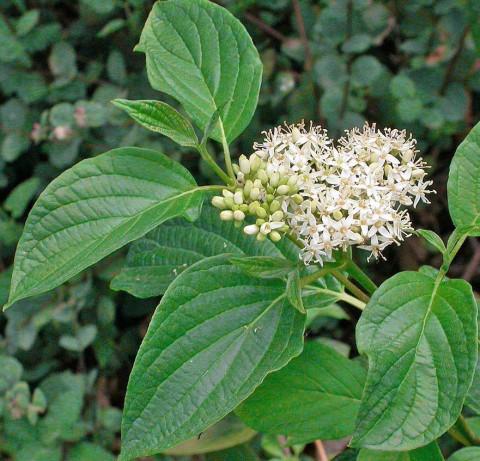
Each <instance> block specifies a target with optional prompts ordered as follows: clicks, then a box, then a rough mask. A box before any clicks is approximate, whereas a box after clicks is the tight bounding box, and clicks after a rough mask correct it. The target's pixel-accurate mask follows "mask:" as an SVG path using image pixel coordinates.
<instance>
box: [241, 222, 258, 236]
mask: <svg viewBox="0 0 480 461" xmlns="http://www.w3.org/2000/svg"><path fill="white" fill-rule="evenodd" d="M259 231H260V228H259V227H258V226H257V225H256V224H250V225H249V226H245V227H244V228H243V232H245V234H247V235H257V234H258V232H259Z"/></svg>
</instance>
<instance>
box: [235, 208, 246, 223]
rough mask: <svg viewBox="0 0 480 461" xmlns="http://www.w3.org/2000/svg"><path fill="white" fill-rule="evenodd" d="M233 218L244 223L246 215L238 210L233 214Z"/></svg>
mask: <svg viewBox="0 0 480 461" xmlns="http://www.w3.org/2000/svg"><path fill="white" fill-rule="evenodd" d="M233 217H234V218H235V219H236V220H237V221H243V220H244V219H245V213H244V212H243V211H241V210H237V211H234V213H233Z"/></svg>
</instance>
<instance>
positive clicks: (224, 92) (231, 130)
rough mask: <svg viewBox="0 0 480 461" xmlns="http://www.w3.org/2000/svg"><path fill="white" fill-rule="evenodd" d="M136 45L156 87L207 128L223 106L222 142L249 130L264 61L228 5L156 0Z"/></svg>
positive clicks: (202, 0) (219, 134) (217, 134)
mask: <svg viewBox="0 0 480 461" xmlns="http://www.w3.org/2000/svg"><path fill="white" fill-rule="evenodd" d="M137 49H138V50H140V51H143V52H144V53H145V55H146V58H147V72H148V78H149V80H150V84H151V85H152V87H153V88H155V89H156V90H159V91H162V92H164V93H167V94H169V95H170V96H173V97H174V98H175V99H177V100H178V101H179V102H180V103H181V104H182V106H183V107H184V109H185V110H186V111H187V113H188V114H189V115H190V116H191V117H192V119H193V120H194V121H195V123H197V124H198V126H199V127H200V128H201V129H202V130H205V128H206V126H207V124H208V122H209V121H210V119H211V117H212V115H213V114H214V113H215V111H216V110H218V109H221V108H222V107H223V110H222V117H220V119H219V122H218V125H217V127H216V128H215V129H214V130H213V132H212V134H211V137H212V138H214V139H216V140H219V141H221V140H222V137H223V136H222V132H223V131H224V133H225V136H226V139H227V140H228V141H232V140H233V139H235V138H236V137H237V136H238V135H239V134H240V133H241V132H242V131H243V130H244V129H245V128H246V126H247V125H248V123H249V122H250V120H251V118H252V116H253V113H254V111H255V108H256V106H257V101H258V94H259V90H260V83H261V79H262V63H261V61H260V57H259V55H258V52H257V50H256V48H255V46H254V45H253V43H252V39H251V38H250V36H249V35H248V33H247V31H246V30H245V28H244V27H243V25H242V24H241V23H240V21H238V20H237V19H236V18H235V17H234V16H232V15H231V14H230V13H229V12H228V11H227V10H226V9H225V8H222V7H220V6H218V5H215V4H214V3H213V2H209V1H207V0H170V1H168V2H157V3H156V4H155V5H154V7H153V9H152V11H151V13H150V16H149V17H148V20H147V23H146V24H145V28H144V29H143V32H142V36H141V39H140V43H139V45H138V47H137ZM225 105H226V106H225ZM224 106H225V107H224Z"/></svg>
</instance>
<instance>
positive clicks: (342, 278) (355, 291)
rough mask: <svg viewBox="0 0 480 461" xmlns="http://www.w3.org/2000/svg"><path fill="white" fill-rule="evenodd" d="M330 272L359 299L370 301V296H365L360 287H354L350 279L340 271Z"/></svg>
mask: <svg viewBox="0 0 480 461" xmlns="http://www.w3.org/2000/svg"><path fill="white" fill-rule="evenodd" d="M331 274H332V275H333V276H334V277H335V278H336V279H337V280H338V281H339V282H340V283H342V284H343V285H344V286H345V288H347V290H348V291H350V293H352V294H353V295H355V296H356V297H357V298H358V299H360V300H361V301H363V302H365V303H368V301H370V297H369V296H367V295H366V294H365V293H364V292H363V291H362V290H360V288H358V287H356V286H355V285H354V284H353V283H352V282H350V280H348V279H347V278H346V277H345V276H344V275H343V274H342V273H341V272H338V271H337V270H333V271H331Z"/></svg>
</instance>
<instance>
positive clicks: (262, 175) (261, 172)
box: [257, 170, 268, 186]
mask: <svg viewBox="0 0 480 461" xmlns="http://www.w3.org/2000/svg"><path fill="white" fill-rule="evenodd" d="M257 178H258V179H259V180H260V181H261V182H262V185H264V186H265V185H266V184H267V183H268V176H267V173H266V171H265V170H258V172H257Z"/></svg>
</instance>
